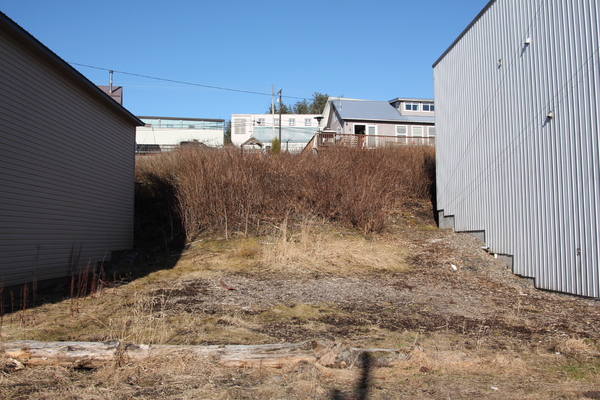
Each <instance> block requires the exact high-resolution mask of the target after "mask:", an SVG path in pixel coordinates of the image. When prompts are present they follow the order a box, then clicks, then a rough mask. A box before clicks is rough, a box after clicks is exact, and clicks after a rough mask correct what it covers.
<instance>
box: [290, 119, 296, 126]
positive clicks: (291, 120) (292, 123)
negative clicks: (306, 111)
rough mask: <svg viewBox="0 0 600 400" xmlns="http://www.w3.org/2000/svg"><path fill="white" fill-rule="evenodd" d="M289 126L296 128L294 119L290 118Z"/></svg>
mask: <svg viewBox="0 0 600 400" xmlns="http://www.w3.org/2000/svg"><path fill="white" fill-rule="evenodd" d="M290 126H296V118H290Z"/></svg>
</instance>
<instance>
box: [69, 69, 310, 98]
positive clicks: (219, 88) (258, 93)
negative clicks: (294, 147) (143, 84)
mask: <svg viewBox="0 0 600 400" xmlns="http://www.w3.org/2000/svg"><path fill="white" fill-rule="evenodd" d="M69 64H71V65H77V66H80V67H86V68H93V69H98V70H101V71H109V72H110V71H112V72H116V73H119V74H123V75H130V76H136V77H138V78H145V79H153V80H157V81H163V82H171V83H178V84H180V85H189V86H198V87H203V88H207V89H216V90H226V91H229V92H237V93H247V94H255V95H259V96H269V97H271V93H262V92H254V91H251V90H242V89H232V88H225V87H221V86H212V85H203V84H200V83H193V82H186V81H179V80H175V79H167V78H159V77H156V76H149V75H142V74H136V73H133V72H125V71H117V70H114V69H108V68H101V67H95V66H93V65H87V64H79V63H75V62H69ZM281 97H285V98H287V99H299V100H310V99H308V98H306V97H295V96H281Z"/></svg>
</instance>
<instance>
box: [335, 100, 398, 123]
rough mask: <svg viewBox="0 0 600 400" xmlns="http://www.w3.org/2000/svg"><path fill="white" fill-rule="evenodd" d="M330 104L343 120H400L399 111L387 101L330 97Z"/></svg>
mask: <svg viewBox="0 0 600 400" xmlns="http://www.w3.org/2000/svg"><path fill="white" fill-rule="evenodd" d="M331 104H332V105H333V107H334V108H335V110H336V112H337V114H338V115H339V117H340V118H341V119H343V120H365V121H400V120H401V115H400V113H398V111H397V110H396V109H395V108H394V107H392V105H391V104H390V103H388V102H387V101H370V100H347V99H332V101H331Z"/></svg>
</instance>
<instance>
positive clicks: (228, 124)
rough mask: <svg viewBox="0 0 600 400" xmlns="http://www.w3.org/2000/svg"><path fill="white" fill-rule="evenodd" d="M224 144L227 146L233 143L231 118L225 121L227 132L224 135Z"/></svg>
mask: <svg viewBox="0 0 600 400" xmlns="http://www.w3.org/2000/svg"><path fill="white" fill-rule="evenodd" d="M223 144H224V145H225V146H227V145H228V144H231V120H228V121H227V122H225V132H224V135H223Z"/></svg>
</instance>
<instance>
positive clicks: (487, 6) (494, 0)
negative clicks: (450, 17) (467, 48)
mask: <svg viewBox="0 0 600 400" xmlns="http://www.w3.org/2000/svg"><path fill="white" fill-rule="evenodd" d="M495 2H496V0H490V2H489V3H487V5H486V6H485V7H484V8H483V10H481V12H480V13H479V14H477V16H476V17H475V18H474V19H473V21H471V23H470V24H469V25H468V26H467V27H466V28H465V29H464V30H463V31H462V32H461V33H460V35H458V37H457V38H456V39H455V40H454V42H452V44H451V45H450V46H449V47H448V48H447V49H446V51H444V52H443V53H442V55H441V56H440V57H439V58H438V59H437V60H436V61H435V62H434V63H433V65H432V67H433V68H435V67H436V66H437V65H438V64H439V63H440V61H442V59H443V58H444V57H446V55H447V54H448V53H449V52H450V51H451V50H452V49H453V48H454V46H456V44H457V43H458V42H459V41H460V39H462V38H463V36H465V35H466V33H467V32H468V31H469V30H470V29H471V28H472V27H473V25H475V24H476V23H477V21H479V19H480V18H481V17H482V16H483V14H485V13H486V11H487V10H488V9H489V8H490V7H491V6H492V4H494V3H495Z"/></svg>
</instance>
